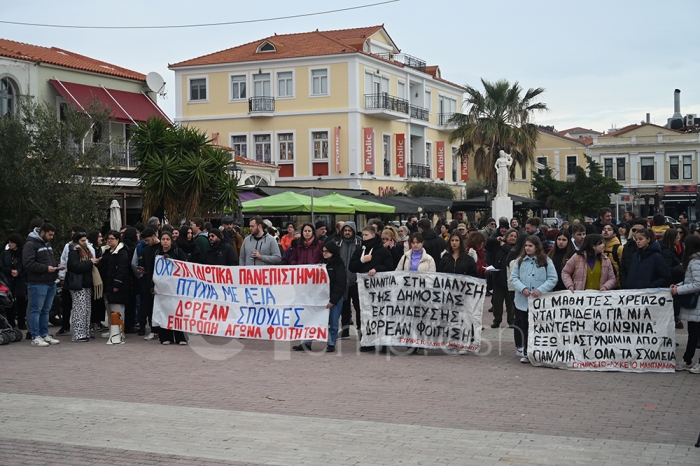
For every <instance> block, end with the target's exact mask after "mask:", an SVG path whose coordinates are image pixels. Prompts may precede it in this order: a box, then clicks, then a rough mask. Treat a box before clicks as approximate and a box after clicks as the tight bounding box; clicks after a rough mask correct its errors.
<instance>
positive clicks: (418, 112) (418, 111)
mask: <svg viewBox="0 0 700 466" xmlns="http://www.w3.org/2000/svg"><path fill="white" fill-rule="evenodd" d="M409 110H410V115H411V118H417V119H418V120H423V121H428V120H429V119H430V112H429V111H428V109H427V108H423V107H416V106H415V105H411V106H410V107H409Z"/></svg>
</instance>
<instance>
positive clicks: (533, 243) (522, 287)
mask: <svg viewBox="0 0 700 466" xmlns="http://www.w3.org/2000/svg"><path fill="white" fill-rule="evenodd" d="M510 280H511V282H512V283H513V287H514V288H515V323H514V325H515V333H516V334H517V333H519V334H520V338H521V344H522V350H521V351H522V356H521V358H520V362H522V363H529V362H530V360H529V359H528V357H527V337H528V320H529V316H528V297H529V296H530V295H532V296H534V297H535V298H537V297H538V296H540V295H541V294H542V293H547V292H549V291H552V290H553V289H554V287H555V286H556V284H557V271H556V269H555V268H554V264H553V263H552V260H551V259H550V258H549V257H547V256H546V255H545V253H544V250H543V248H542V242H540V239H539V238H538V237H537V236H535V235H531V236H528V237H527V238H526V239H525V246H523V250H522V252H521V253H520V257H518V259H517V260H516V261H515V264H513V271H512V272H511V274H510ZM516 345H517V342H516ZM519 349H520V348H519Z"/></svg>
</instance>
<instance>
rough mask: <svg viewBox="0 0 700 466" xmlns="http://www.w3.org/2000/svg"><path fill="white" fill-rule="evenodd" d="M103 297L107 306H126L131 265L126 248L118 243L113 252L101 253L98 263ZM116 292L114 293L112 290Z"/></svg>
mask: <svg viewBox="0 0 700 466" xmlns="http://www.w3.org/2000/svg"><path fill="white" fill-rule="evenodd" d="M100 268H101V270H102V272H103V273H102V278H103V281H104V287H105V295H106V296H107V302H108V303H109V304H126V302H127V300H128V299H129V292H130V286H129V285H130V281H131V279H130V274H131V264H130V261H129V253H128V252H127V248H126V246H124V245H123V244H122V243H119V246H117V248H116V249H115V250H114V251H110V250H109V249H107V250H105V251H104V252H103V253H102V260H101V261H100ZM115 288H116V289H117V291H114V289H115Z"/></svg>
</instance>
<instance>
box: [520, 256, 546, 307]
mask: <svg viewBox="0 0 700 466" xmlns="http://www.w3.org/2000/svg"><path fill="white" fill-rule="evenodd" d="M519 262H520V259H516V260H515V261H514V263H513V270H512V272H511V274H510V281H511V282H512V284H513V288H515V307H516V308H518V309H519V310H521V311H525V312H527V296H525V295H524V294H523V290H524V289H525V288H527V289H528V290H530V292H533V291H535V290H539V291H540V293H547V292H549V291H552V290H553V289H554V287H555V286H556V284H557V270H556V269H555V268H554V263H553V262H552V259H550V258H549V257H548V258H547V266H546V267H538V266H537V260H536V259H535V258H534V257H530V256H525V258H524V259H523V262H522V264H521V263H519Z"/></svg>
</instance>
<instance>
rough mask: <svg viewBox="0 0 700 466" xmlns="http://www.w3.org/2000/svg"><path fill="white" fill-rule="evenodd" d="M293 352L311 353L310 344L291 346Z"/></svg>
mask: <svg viewBox="0 0 700 466" xmlns="http://www.w3.org/2000/svg"><path fill="white" fill-rule="evenodd" d="M292 350H294V351H311V343H302V344H301V345H296V346H292Z"/></svg>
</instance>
